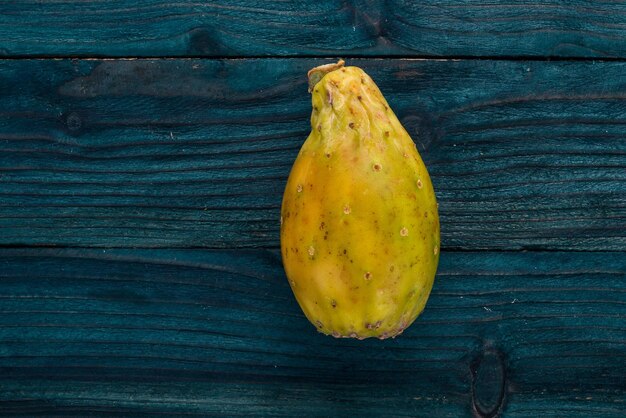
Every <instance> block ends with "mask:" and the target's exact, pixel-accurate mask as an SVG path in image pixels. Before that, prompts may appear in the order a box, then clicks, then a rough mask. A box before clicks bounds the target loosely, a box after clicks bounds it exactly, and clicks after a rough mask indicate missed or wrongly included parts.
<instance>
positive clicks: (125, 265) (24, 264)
mask: <svg viewBox="0 0 626 418" xmlns="http://www.w3.org/2000/svg"><path fill="white" fill-rule="evenodd" d="M0 267H1V269H0V413H1V414H4V415H10V416H45V415H48V414H67V415H74V414H75V415H80V416H84V415H87V414H94V415H106V416H110V415H132V416H142V415H143V414H157V413H159V414H166V415H167V414H173V413H181V414H182V413H185V414H190V415H194V414H197V415H205V414H214V415H248V414H255V415H263V416H268V415H276V416H320V415H326V416H335V415H350V416H364V415H369V416H437V417H446V416H449V417H460V416H472V414H475V413H476V412H477V411H479V412H482V416H490V414H491V413H492V412H494V411H496V412H497V411H501V412H502V413H503V414H504V416H511V417H525V416H564V415H565V416H574V417H587V416H594V417H595V416H601V417H618V416H623V412H624V403H623V401H624V398H625V396H626V381H625V380H624V379H625V376H626V329H625V328H624V319H625V318H626V301H625V298H624V295H625V294H626V293H625V292H626V254H624V253H617V252H614V253H602V252H596V253H584V252H572V253H561V252H547V253H541V252H530V253H521V252H519V253H512V252H503V253H489V252H463V253H454V252H452V253H450V252H444V253H442V258H441V266H440V270H439V274H438V276H437V280H436V283H435V287H434V289H433V293H432V296H431V298H430V300H429V303H428V306H427V308H426V310H425V312H424V314H423V315H422V316H421V317H420V318H419V319H418V320H417V322H416V323H414V324H413V325H412V326H411V327H410V328H409V329H408V330H407V331H406V332H405V333H404V334H403V335H402V336H401V337H399V338H397V339H395V340H386V341H379V340H365V341H356V340H336V339H333V338H331V337H326V336H323V335H321V334H318V333H316V331H315V328H314V327H313V326H312V325H310V324H309V323H308V322H307V321H306V319H305V318H304V316H303V315H302V313H301V312H300V309H299V307H298V306H297V304H296V302H295V300H294V298H293V296H292V295H291V291H290V289H289V286H288V284H287V281H286V279H285V277H284V274H283V272H282V267H281V263H280V257H279V255H278V253H277V252H273V251H261V250H248V251H206V250H95V249H92V250H88V249H74V250H72V249H4V250H2V251H0Z"/></svg>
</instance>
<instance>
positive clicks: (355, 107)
mask: <svg viewBox="0 0 626 418" xmlns="http://www.w3.org/2000/svg"><path fill="white" fill-rule="evenodd" d="M309 77H310V80H311V87H310V89H311V93H312V104H313V111H312V114H311V127H312V129H311V133H310V135H309V137H308V139H307V140H306V141H305V143H304V144H303V146H302V149H301V150H300V153H299V154H298V157H297V159H296V161H295V163H294V166H293V168H292V171H291V174H290V175H289V180H288V182H287V185H286V188H285V193H284V196H283V204H282V209H281V215H282V220H283V222H282V225H281V252H282V258H283V264H284V267H285V272H286V274H287V277H288V278H289V282H290V284H291V287H292V290H293V293H294V295H295V297H296V299H297V301H298V303H299V304H300V307H301V308H302V310H303V312H304V313H305V315H306V316H307V318H308V319H309V320H310V321H311V323H313V324H314V325H315V327H316V328H317V329H318V331H319V332H322V333H324V334H328V335H332V336H334V337H347V338H358V339H363V338H368V337H377V338H388V337H395V336H396V335H398V334H400V333H402V331H404V330H405V329H406V328H407V327H408V326H409V325H410V324H411V323H412V322H413V321H414V320H415V318H416V317H417V316H418V315H419V314H420V313H421V312H422V311H423V309H424V307H425V305H426V301H427V299H428V296H429V294H430V291H431V288H432V285H433V281H434V277H435V273H436V270H437V264H438V261H439V245H440V241H439V216H438V213H437V202H436V199H435V193H434V190H433V186H432V183H431V180H430V177H429V175H428V172H427V171H426V167H425V166H424V163H423V162H422V159H421V158H420V156H419V154H418V152H417V149H416V147H415V144H414V142H413V140H412V139H411V138H410V136H409V135H408V133H407V132H406V130H405V129H404V128H403V126H402V125H401V123H400V122H399V120H398V119H397V117H396V116H395V114H394V113H393V111H392V110H391V108H390V107H389V104H388V103H387V101H386V100H385V98H384V97H383V95H382V94H381V92H380V90H379V89H378V87H377V86H376V84H375V83H374V82H373V81H372V79H371V78H370V77H369V76H368V75H367V74H366V73H365V72H364V71H363V70H361V69H360V68H357V67H343V62H342V61H340V62H339V63H337V64H330V65H326V66H321V67H318V68H316V69H313V70H311V72H309Z"/></svg>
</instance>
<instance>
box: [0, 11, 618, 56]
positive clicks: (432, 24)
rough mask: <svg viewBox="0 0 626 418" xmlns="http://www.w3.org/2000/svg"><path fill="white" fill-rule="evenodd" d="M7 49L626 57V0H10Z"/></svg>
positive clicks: (2, 49)
mask: <svg viewBox="0 0 626 418" xmlns="http://www.w3.org/2000/svg"><path fill="white" fill-rule="evenodd" d="M0 39H1V40H2V41H1V42H0V54H2V55H6V56H9V55H47V56H58V55H63V56H68V55H71V56H93V55H99V56H189V55H198V56H207V57H215V56H231V57H232V56H251V55H253V56H267V55H272V56H302V55H315V56H337V55H341V56H344V57H345V56H354V55H375V56H394V55H395V56H398V55H402V56H416V55H417V56H446V55H448V56H450V55H455V56H558V57H625V56H626V3H624V2H623V1H594V0H590V1H587V0H572V1H561V0H539V1H520V2H511V1H500V0H498V1H492V2H484V1H481V0H461V1H458V0H457V1H451V0H443V1H442V0H424V1H419V2H415V1H407V0H351V1H345V0H319V1H315V2H309V1H301V0H300V1H280V0H271V1H265V0H263V1H261V0H253V1H250V0H235V1H233V0H219V1H211V2H189V1H178V2H166V1H155V0H140V1H137V0H123V1H114V2H112V1H104V0H93V1H89V2H78V1H46V2H40V1H36V0H27V1H20V2H2V4H0Z"/></svg>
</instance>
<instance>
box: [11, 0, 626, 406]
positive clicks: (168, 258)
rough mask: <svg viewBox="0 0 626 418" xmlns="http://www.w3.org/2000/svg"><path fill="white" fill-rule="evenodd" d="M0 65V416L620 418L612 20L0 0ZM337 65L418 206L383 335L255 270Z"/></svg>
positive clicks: (625, 355)
mask: <svg viewBox="0 0 626 418" xmlns="http://www.w3.org/2000/svg"><path fill="white" fill-rule="evenodd" d="M0 56H1V57H0V95H1V100H0V415H3V416H28V417H32V416H48V415H62V416H71V415H76V416H86V415H89V416H113V415H119V416H153V415H166V416H172V415H185V416H188V415H200V416H207V415H209V416H232V415H246V416H248V415H260V416H294V417H305V416H307V417H308V416H326V417H327V416H385V417H388V416H418V417H427V416H428V417H472V416H479V417H493V416H499V415H502V416H507V417H534V416H542V417H549V416H555V417H557V416H558V417H572V416H579V417H590V416H593V417H623V416H625V415H626V323H625V320H626V2H624V1H580V0H573V1H567V2H566V1H558V0H540V1H537V2H527V1H521V2H505V1H501V0H495V1H491V2H485V1H482V0H481V1H478V0H459V1H455V2H452V1H447V0H444V1H441V0H439V1H434V0H432V1H431V0H425V1H420V2H410V1H401V0H389V1H382V0H377V1H365V0H354V1H338V0H319V1H317V2H304V1H292V2H288V1H278V0H272V1H260V0H257V1H243V0H235V1H233V0H221V1H214V2H206V3H204V2H196V3H193V2H187V1H180V2H163V1H154V0H151V1H147V0H144V1H130V0H125V1H99V0H95V1H90V2H73V1H58V2H57V1H50V2H44V3H41V2H39V1H21V2H3V3H1V4H0ZM337 57H343V58H345V59H346V60H347V62H348V64H349V65H350V64H352V65H357V66H360V67H362V68H363V69H365V71H367V72H368V73H369V74H370V75H371V76H372V77H373V78H374V80H375V81H376V82H377V83H378V85H379V86H380V88H381V90H382V91H383V93H384V94H385V96H386V97H387V99H388V101H389V103H390V104H391V106H392V108H393V109H394V110H395V112H396V113H397V115H398V117H399V118H400V119H401V121H402V122H403V124H404V125H405V127H406V128H407V130H408V131H409V133H410V134H411V136H412V137H413V139H414V140H415V142H416V144H417V146H418V149H419V151H420V153H421V154H422V157H423V159H424V160H425V162H426V164H427V166H428V168H429V171H430V173H431V176H432V179H433V182H434V185H435V189H436V192H437V197H438V200H439V203H440V218H441V228H442V254H441V262H440V268H439V272H438V275H437V279H436V282H435V286H434V289H433V293H432V296H431V298H430V300H429V303H428V306H427V308H426V311H425V312H424V314H423V315H422V316H421V317H420V318H419V319H418V320H417V321H416V322H415V323H414V324H413V325H412V326H411V327H410V328H409V329H408V330H407V331H406V332H405V333H404V334H403V335H402V336H401V337H399V338H396V339H394V340H389V341H387V340H386V341H378V340H376V341H371V340H365V341H352V340H336V339H333V338H330V337H325V336H323V335H320V334H317V333H316V332H315V329H314V327H313V326H312V325H310V324H309V323H308V322H307V321H306V319H305V318H304V316H303V314H302V313H301V311H300V309H299V307H298V306H297V304H296V302H295V299H294V298H293V296H292V294H291V291H290V289H289V286H288V283H287V280H286V278H285V276H284V272H283V270H282V264H281V259H280V252H279V251H278V248H279V236H278V233H279V222H278V219H279V207H280V203H281V196H282V191H283V188H284V185H285V182H286V179H287V175H288V174H289V170H290V168H291V164H292V163H293V161H294V159H295V156H296V154H297V152H298V150H299V147H300V146H301V144H302V142H303V141H304V139H305V138H306V136H307V133H308V130H309V115H310V97H309V95H308V94H307V91H306V77H305V75H306V71H307V70H308V69H309V68H311V67H313V66H315V65H319V64H321V63H325V62H331V61H336V59H337Z"/></svg>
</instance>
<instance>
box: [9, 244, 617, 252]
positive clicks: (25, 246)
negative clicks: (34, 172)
mask: <svg viewBox="0 0 626 418" xmlns="http://www.w3.org/2000/svg"><path fill="white" fill-rule="evenodd" d="M10 249H16V250H24V249H55V250H64V249H68V250H73V249H80V250H94V251H99V250H154V251H167V250H209V251H275V252H278V251H280V247H279V246H259V247H241V246H239V247H238V246H233V247H212V246H201V245H200V246H176V245H168V246H163V247H160V246H128V247H120V246H111V247H109V246H93V245H52V244H0V250H10ZM441 251H444V252H448V253H618V254H619V253H624V252H626V248H624V249H618V250H615V249H591V250H578V249H573V250H570V249H558V248H541V246H536V247H535V248H522V249H514V248H512V249H491V248H476V249H468V248H460V247H441Z"/></svg>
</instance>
